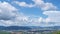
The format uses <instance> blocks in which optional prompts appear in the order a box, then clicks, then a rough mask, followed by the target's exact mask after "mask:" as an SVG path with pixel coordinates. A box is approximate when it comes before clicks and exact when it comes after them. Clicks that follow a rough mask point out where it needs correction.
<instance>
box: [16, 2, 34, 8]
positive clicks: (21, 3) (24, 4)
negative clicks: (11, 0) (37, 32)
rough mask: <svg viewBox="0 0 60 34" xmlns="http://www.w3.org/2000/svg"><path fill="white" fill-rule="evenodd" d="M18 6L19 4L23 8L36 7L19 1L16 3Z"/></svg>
mask: <svg viewBox="0 0 60 34" xmlns="http://www.w3.org/2000/svg"><path fill="white" fill-rule="evenodd" d="M15 3H16V4H18V5H19V6H22V7H30V8H31V7H34V5H32V4H27V3H26V2H18V1H15Z"/></svg>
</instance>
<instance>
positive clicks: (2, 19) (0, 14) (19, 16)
mask: <svg viewBox="0 0 60 34" xmlns="http://www.w3.org/2000/svg"><path fill="white" fill-rule="evenodd" d="M38 2H39V3H40V2H41V4H42V3H43V4H44V2H43V1H42V0H38V1H37V0H36V3H35V4H36V5H38V6H40V4H39V3H38ZM24 5H26V3H24V2H23V3H22V4H21V6H24ZM44 5H45V4H44ZM48 5H49V6H50V3H49V4H48ZM52 6H53V5H52ZM44 7H45V6H44ZM44 7H41V8H44ZM53 7H54V6H53ZM50 8H52V7H50ZM50 8H49V9H50ZM46 10H48V9H46ZM43 14H45V15H48V18H46V19H44V18H42V17H37V18H36V17H32V16H26V15H24V14H23V13H19V11H18V10H17V9H16V8H15V7H14V6H12V5H11V4H9V3H8V2H0V25H3V26H50V25H51V24H49V22H52V23H53V22H54V23H57V22H58V23H59V22H60V12H59V11H44V12H43ZM51 26H52V25H51Z"/></svg>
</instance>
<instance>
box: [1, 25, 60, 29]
mask: <svg viewBox="0 0 60 34" xmlns="http://www.w3.org/2000/svg"><path fill="white" fill-rule="evenodd" d="M32 29H35V30H60V26H52V27H40V26H8V27H5V26H0V30H32Z"/></svg>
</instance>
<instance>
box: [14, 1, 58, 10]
mask: <svg viewBox="0 0 60 34" xmlns="http://www.w3.org/2000/svg"><path fill="white" fill-rule="evenodd" d="M32 1H33V2H34V3H35V4H27V3H26V2H18V1H15V2H14V3H16V4H18V5H19V6H22V7H30V8H31V7H40V8H41V9H42V10H44V11H46V10H56V9H57V7H56V6H54V5H53V4H52V3H49V2H44V1H43V0H32Z"/></svg>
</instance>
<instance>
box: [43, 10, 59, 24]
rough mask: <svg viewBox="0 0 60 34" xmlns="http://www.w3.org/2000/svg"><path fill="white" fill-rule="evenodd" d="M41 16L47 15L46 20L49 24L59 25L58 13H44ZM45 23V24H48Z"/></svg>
mask: <svg viewBox="0 0 60 34" xmlns="http://www.w3.org/2000/svg"><path fill="white" fill-rule="evenodd" d="M43 14H45V15H48V18H46V19H47V20H46V21H48V20H49V22H52V24H53V23H55V24H53V25H58V24H60V11H45V12H44V13H43ZM49 22H47V23H49Z"/></svg>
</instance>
